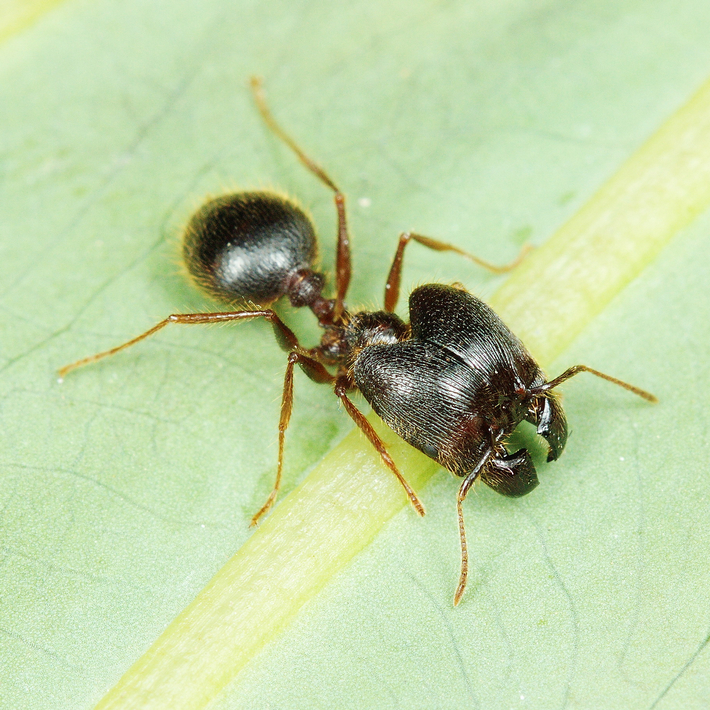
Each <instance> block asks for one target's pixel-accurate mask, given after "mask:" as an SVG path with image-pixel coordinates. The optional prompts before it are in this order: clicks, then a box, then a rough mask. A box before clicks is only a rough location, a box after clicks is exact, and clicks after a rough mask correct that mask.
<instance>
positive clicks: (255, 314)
mask: <svg viewBox="0 0 710 710" xmlns="http://www.w3.org/2000/svg"><path fill="white" fill-rule="evenodd" d="M252 318H266V320H268V321H269V322H270V323H271V325H272V326H273V327H274V333H275V335H276V340H277V342H278V344H279V346H280V347H281V348H282V349H283V350H286V351H288V352H290V351H291V350H300V349H301V346H300V345H299V342H298V338H297V337H296V335H295V333H294V332H293V331H292V330H291V329H290V328H289V327H288V326H287V325H286V324H285V323H284V322H283V321H282V320H281V319H280V318H279V317H278V316H277V315H276V313H274V312H273V311H272V310H271V309H270V308H266V309H264V310H261V311H225V312H222V313H173V314H172V315H170V316H168V317H167V318H166V319H165V320H161V321H160V323H158V324H157V325H154V326H153V327H152V328H150V329H148V330H146V331H145V333H141V334H140V335H139V336H137V337H135V338H133V339H131V340H129V341H127V342H125V343H123V344H122V345H118V346H116V347H115V348H111V349H110V350H105V351H104V352H101V353H96V355H90V356H89V357H85V358H82V359H81V360H77V361H76V362H72V363H71V364H69V365H65V366H64V367H62V368H61V369H60V370H59V377H60V378H62V379H63V378H64V376H65V375H66V374H67V373H68V372H71V371H72V370H76V369H77V368H78V367H83V366H84V365H90V364H91V363H93V362H96V361H97V360H102V359H103V358H105V357H109V356H110V355H115V354H116V353H119V352H121V350H126V349H127V348H130V347H131V345H135V344H136V343H140V341H141V340H145V339H146V338H148V337H150V336H151V335H154V334H155V333H157V332H158V331H159V330H162V329H163V328H165V326H166V325H169V324H170V323H178V324H181V325H204V324H210V323H224V322H226V321H233V320H251V319H252Z"/></svg>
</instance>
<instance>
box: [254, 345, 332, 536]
mask: <svg viewBox="0 0 710 710" xmlns="http://www.w3.org/2000/svg"><path fill="white" fill-rule="evenodd" d="M296 364H298V365H300V366H301V369H302V370H303V371H304V372H305V373H306V374H307V375H308V377H310V378H311V379H312V380H313V381H314V382H318V383H321V384H326V383H330V382H333V381H334V380H335V378H334V377H333V375H331V374H330V373H329V372H328V370H326V369H325V367H323V365H321V363H319V362H318V361H317V360H314V359H313V358H310V357H308V356H306V355H303V354H302V353H299V352H295V351H294V352H291V353H289V356H288V362H287V364H286V374H285V375H284V389H283V394H282V396H281V416H280V417H279V460H278V465H277V468H276V480H275V481H274V487H273V488H272V490H271V493H269V497H268V498H267V499H266V502H265V503H264V505H262V506H261V508H260V509H259V511H258V512H257V513H256V515H255V516H254V517H253V518H252V519H251V524H250V526H251V527H254V526H255V525H257V524H258V523H259V520H260V519H261V518H262V516H264V515H266V513H268V512H269V510H270V509H271V506H272V505H273V504H274V503H275V502H276V497H277V496H278V494H279V489H280V488H281V473H282V470H283V461H284V439H285V437H286V429H287V428H288V423H289V421H290V420H291V411H292V409H293V369H294V367H295V366H296Z"/></svg>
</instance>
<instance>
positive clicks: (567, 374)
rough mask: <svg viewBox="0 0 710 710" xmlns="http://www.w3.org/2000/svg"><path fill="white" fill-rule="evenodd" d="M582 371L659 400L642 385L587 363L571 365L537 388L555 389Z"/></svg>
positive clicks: (650, 400)
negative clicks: (588, 365)
mask: <svg viewBox="0 0 710 710" xmlns="http://www.w3.org/2000/svg"><path fill="white" fill-rule="evenodd" d="M580 372H589V373H591V374H592V375H596V376H597V377H601V378H602V379H603V380H607V381H609V382H613V383H614V384H615V385H619V387H623V388H624V389H625V390H629V392H633V393H634V394H637V395H638V396H639V397H643V398H644V399H645V400H647V401H649V402H654V403H656V402H658V397H656V395H654V394H651V393H650V392H646V390H642V389H641V388H640V387H634V385H630V384H629V383H628V382H624V381H623V380H619V379H617V378H616V377H612V376H611V375H606V374H605V373H603V372H599V370H593V369H592V368H591V367H587V366H586V365H575V366H574V367H570V368H569V369H567V370H565V371H564V372H563V373H562V374H561V375H558V376H557V377H555V379H554V380H550V381H549V382H546V383H545V384H544V385H542V387H538V388H537V389H539V390H542V391H543V392H546V391H548V390H551V389H554V388H555V387H557V386H558V385H561V384H562V383H563V382H564V381H565V380H569V378H570V377H574V376H575V375H578V374H579V373H580Z"/></svg>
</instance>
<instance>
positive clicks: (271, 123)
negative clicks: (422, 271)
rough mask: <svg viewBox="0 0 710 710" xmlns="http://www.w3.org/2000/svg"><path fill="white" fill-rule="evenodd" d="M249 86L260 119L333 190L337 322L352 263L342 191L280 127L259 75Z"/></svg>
mask: <svg viewBox="0 0 710 710" xmlns="http://www.w3.org/2000/svg"><path fill="white" fill-rule="evenodd" d="M250 83H251V89H252V92H253V94H254V101H255V102H256V107H257V109H259V113H260V114H261V117H262V118H263V120H264V123H265V124H266V125H267V126H268V127H269V128H270V129H271V130H272V131H273V132H274V133H275V134H276V135H277V136H278V137H279V138H280V139H281V140H282V141H283V142H284V143H285V144H286V145H287V146H288V147H289V148H290V149H291V150H292V151H293V152H294V153H295V154H296V157H297V158H298V159H299V160H300V161H301V163H302V164H303V165H304V166H305V167H306V169H307V170H309V171H310V172H311V173H313V175H315V176H316V177H317V178H318V179H319V180H320V181H321V182H322V183H323V184H324V185H326V186H327V187H329V188H330V189H331V190H332V191H333V192H334V193H335V210H336V212H337V215H338V245H337V249H336V257H335V292H336V296H335V308H334V312H333V318H334V320H335V321H336V322H337V321H338V319H339V317H340V315H341V314H342V312H343V308H344V300H345V295H346V294H347V291H348V286H349V285H350V276H351V274H352V265H351V258H350V237H349V233H348V225H347V220H346V216H345V195H343V193H342V192H341V191H340V190H339V189H338V186H337V185H336V184H335V183H334V182H333V181H332V180H331V179H330V177H329V175H328V174H327V173H326V172H325V170H323V168H321V167H320V165H318V163H316V162H315V161H314V160H312V159H311V158H309V157H308V156H307V155H306V154H305V153H304V152H303V150H301V148H300V147H299V145H298V144H297V143H296V141H294V140H293V138H291V136H289V135H288V133H286V131H284V129H283V128H281V126H280V125H279V123H278V122H277V121H276V119H275V118H274V116H273V114H272V113H271V110H270V109H269V106H268V104H267V103H266V97H265V96H264V90H263V88H262V84H261V79H260V78H259V77H257V76H253V77H252V78H251V82H250Z"/></svg>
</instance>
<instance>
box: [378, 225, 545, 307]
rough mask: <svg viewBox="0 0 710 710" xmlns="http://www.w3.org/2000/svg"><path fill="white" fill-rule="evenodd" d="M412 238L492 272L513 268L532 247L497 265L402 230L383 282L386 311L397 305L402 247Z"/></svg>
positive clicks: (402, 254) (527, 247)
mask: <svg viewBox="0 0 710 710" xmlns="http://www.w3.org/2000/svg"><path fill="white" fill-rule="evenodd" d="M412 240H414V241H415V242H419V244H423V245H424V246H425V247H428V248H429V249H433V250H434V251H453V252H455V253H456V254H458V255H459V256H463V257H465V258H466V259H469V260H471V261H473V262H474V263H475V264H478V265H479V266H482V267H483V268H484V269H488V271H492V272H493V273H494V274H504V273H506V272H507V271H510V270H511V269H513V268H515V267H516V266H517V265H518V264H519V263H520V262H521V261H522V260H523V259H524V258H525V255H526V254H527V253H528V252H529V251H530V249H531V248H532V247H531V246H529V245H526V246H524V247H523V248H522V249H521V250H520V254H518V256H517V257H516V258H515V259H514V260H513V261H511V262H510V263H509V264H503V265H502V266H498V265H496V264H491V263H490V262H489V261H485V259H481V258H480V257H478V256H475V255H474V254H469V252H467V251H464V250H463V249H459V247H457V246H454V245H453V244H447V243H446V242H441V241H439V240H438V239H432V238H431V237H425V236H423V235H421V234H415V233H414V232H403V233H402V234H400V235H399V244H398V245H397V251H396V252H395V255H394V260H393V261H392V266H391V267H390V272H389V275H388V277H387V283H386V284H385V310H386V311H390V312H391V311H393V310H394V309H395V306H396V305H397V301H398V300H399V286H400V282H401V279H402V260H403V259H404V249H405V247H406V246H407V244H409V242H411V241H412Z"/></svg>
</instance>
